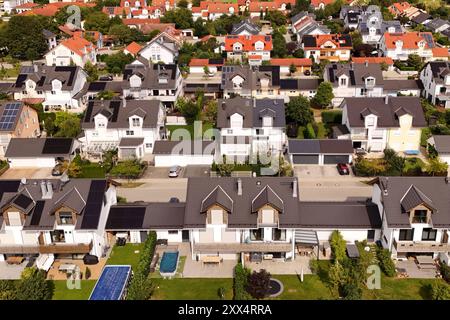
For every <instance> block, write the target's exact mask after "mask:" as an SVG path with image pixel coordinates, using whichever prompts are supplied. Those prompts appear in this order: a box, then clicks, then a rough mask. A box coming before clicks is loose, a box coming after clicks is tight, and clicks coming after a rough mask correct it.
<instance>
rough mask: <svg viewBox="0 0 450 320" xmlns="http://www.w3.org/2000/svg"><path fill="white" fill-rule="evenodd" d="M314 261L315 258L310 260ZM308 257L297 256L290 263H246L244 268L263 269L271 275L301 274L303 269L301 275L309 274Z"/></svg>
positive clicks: (268, 261) (264, 261)
mask: <svg viewBox="0 0 450 320" xmlns="http://www.w3.org/2000/svg"><path fill="white" fill-rule="evenodd" d="M312 259H315V258H312ZM310 260H311V258H310V257H306V256H297V257H296V258H295V260H292V261H285V262H284V261H275V260H273V261H271V260H263V261H261V262H246V263H245V266H246V267H248V268H250V269H252V270H254V271H259V270H260V269H265V270H266V271H268V272H269V273H271V274H291V275H293V274H298V275H299V274H301V272H302V269H303V274H311V273H312V272H311V269H310V268H309V261H310Z"/></svg>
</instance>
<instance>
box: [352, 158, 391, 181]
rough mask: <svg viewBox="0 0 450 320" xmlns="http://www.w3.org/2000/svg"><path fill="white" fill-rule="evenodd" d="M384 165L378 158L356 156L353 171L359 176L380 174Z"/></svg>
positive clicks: (383, 169) (384, 168)
mask: <svg viewBox="0 0 450 320" xmlns="http://www.w3.org/2000/svg"><path fill="white" fill-rule="evenodd" d="M385 170H386V166H385V165H384V163H383V162H382V161H380V160H379V159H365V158H362V157H361V158H358V159H357V160H356V161H355V172H356V175H357V176H360V177H373V176H378V175H382V173H383V172H384V171H385Z"/></svg>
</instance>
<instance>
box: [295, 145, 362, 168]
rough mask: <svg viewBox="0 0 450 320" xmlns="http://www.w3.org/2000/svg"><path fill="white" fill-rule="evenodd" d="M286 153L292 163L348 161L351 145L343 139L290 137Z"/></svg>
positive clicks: (350, 156) (351, 150)
mask: <svg viewBox="0 0 450 320" xmlns="http://www.w3.org/2000/svg"><path fill="white" fill-rule="evenodd" d="M288 154H289V159H290V161H291V163H292V164H294V165H296V164H299V165H300V164H318V165H324V164H338V163H350V162H351V161H352V154H353V146H352V141H351V140H343V139H290V140H288Z"/></svg>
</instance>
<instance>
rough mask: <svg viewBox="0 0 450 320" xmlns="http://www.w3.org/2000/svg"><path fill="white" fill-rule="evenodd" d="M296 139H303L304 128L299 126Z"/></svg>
mask: <svg viewBox="0 0 450 320" xmlns="http://www.w3.org/2000/svg"><path fill="white" fill-rule="evenodd" d="M297 139H305V127H302V126H299V127H298V129H297Z"/></svg>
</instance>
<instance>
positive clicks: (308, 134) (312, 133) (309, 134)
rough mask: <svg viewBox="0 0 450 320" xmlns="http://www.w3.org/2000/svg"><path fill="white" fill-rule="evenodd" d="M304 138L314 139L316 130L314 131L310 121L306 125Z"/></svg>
mask: <svg viewBox="0 0 450 320" xmlns="http://www.w3.org/2000/svg"><path fill="white" fill-rule="evenodd" d="M305 138H306V139H316V132H315V131H314V127H313V125H312V123H311V122H310V123H308V124H307V125H306V129H305Z"/></svg>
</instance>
